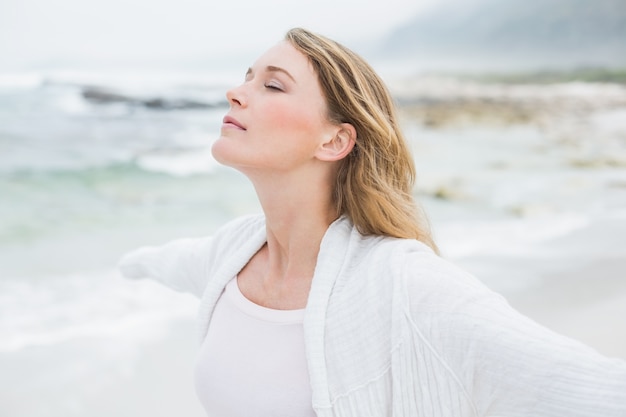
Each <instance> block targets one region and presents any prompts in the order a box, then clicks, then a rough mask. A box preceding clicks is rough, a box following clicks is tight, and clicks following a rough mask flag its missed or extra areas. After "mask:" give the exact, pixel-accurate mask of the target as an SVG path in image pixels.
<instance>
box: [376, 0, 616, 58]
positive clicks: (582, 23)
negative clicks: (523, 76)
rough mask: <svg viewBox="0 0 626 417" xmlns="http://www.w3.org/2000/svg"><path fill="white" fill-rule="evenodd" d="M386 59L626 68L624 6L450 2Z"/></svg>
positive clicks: (384, 49) (392, 39)
mask: <svg viewBox="0 0 626 417" xmlns="http://www.w3.org/2000/svg"><path fill="white" fill-rule="evenodd" d="M378 54H379V56H381V57H384V58H416V59H427V60H434V61H441V62H444V61H445V62H458V63H463V62H467V61H468V60H473V61H476V62H481V63H483V64H484V66H485V67H494V66H495V67H498V66H506V64H507V63H509V64H511V65H512V66H519V65H522V66H524V65H525V66H527V67H535V68H537V67H550V66H552V67H554V66H556V67H569V68H571V67H581V66H614V67H615V66H626V2H625V1H624V0H524V1H520V0H508V1H505V0H475V1H469V2H467V1H466V2H460V1H452V0H444V1H442V3H441V4H439V5H438V6H437V7H435V8H433V9H431V10H430V11H429V12H427V13H424V14H420V15H418V16H417V17H415V18H414V19H412V20H410V21H409V22H408V23H407V24H405V25H404V26H402V27H399V28H398V29H396V30H394V31H392V32H391V33H390V34H389V36H388V37H386V38H385V39H384V41H383V42H382V44H381V48H380V49H379V50H378Z"/></svg>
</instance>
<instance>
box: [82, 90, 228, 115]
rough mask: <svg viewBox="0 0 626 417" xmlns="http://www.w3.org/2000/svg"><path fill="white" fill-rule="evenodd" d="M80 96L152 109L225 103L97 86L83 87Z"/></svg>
mask: <svg viewBox="0 0 626 417" xmlns="http://www.w3.org/2000/svg"><path fill="white" fill-rule="evenodd" d="M82 96H83V98H84V99H85V100H87V101H89V102H91V103H94V104H114V103H121V104H127V105H129V106H138V107H146V108H149V109H153V110H198V109H211V108H216V107H224V106H226V105H227V103H226V102H225V101H223V102H215V103H209V102H202V101H197V100H189V99H185V98H166V97H147V98H144V97H137V96H130V95H126V94H120V93H116V92H114V91H110V90H106V89H103V88H98V87H85V88H84V89H83V91H82Z"/></svg>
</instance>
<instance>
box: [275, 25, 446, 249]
mask: <svg viewBox="0 0 626 417" xmlns="http://www.w3.org/2000/svg"><path fill="white" fill-rule="evenodd" d="M285 40H286V41H287V42H289V43H290V44H291V45H292V46H293V47H294V48H296V49H297V50H298V51H300V52H302V53H303V54H304V55H305V56H306V57H308V59H309V61H310V62H311V64H312V65H313V67H314V69H315V71H316V72H317V75H318V78H319V82H320V85H321V87H322V91H323V93H324V95H325V98H326V102H327V106H328V117H329V120H331V121H332V122H335V123H350V124H351V125H352V126H354V128H355V129H356V132H357V138H356V145H355V147H354V149H353V150H352V152H351V153H350V154H349V155H348V156H347V157H345V158H344V159H343V160H342V161H341V162H340V165H339V169H338V175H337V179H336V183H335V186H334V190H333V199H334V202H335V204H336V208H337V212H338V213H339V214H345V215H347V216H348V217H349V218H350V219H351V220H352V222H353V223H354V225H355V226H356V227H357V229H358V230H359V232H361V233H362V234H364V235H384V236H392V237H398V238H409V239H417V240H420V241H422V242H424V243H426V244H427V245H429V246H430V247H432V248H433V249H434V250H435V251H436V250H437V248H436V245H435V243H434V241H433V239H432V235H431V233H430V229H429V226H428V222H427V221H426V217H425V216H424V214H423V212H422V211H421V208H419V207H418V205H417V204H416V202H415V200H414V198H413V195H412V190H413V184H414V182H415V165H414V162H413V157H412V156H411V153H410V151H409V148H408V146H407V144H406V141H405V139H404V136H403V135H402V132H401V130H400V128H399V126H398V121H397V117H396V110H395V106H394V103H393V100H392V98H391V94H390V93H389V91H388V90H387V87H386V86H385V84H384V83H383V82H382V80H381V79H380V77H379V76H378V75H377V74H376V72H374V70H373V69H372V68H371V67H370V66H369V65H368V64H367V62H365V60H364V59H363V58H361V57H360V56H358V55H357V54H355V53H354V52H352V51H351V50H349V49H348V48H346V47H344V46H343V45H340V44H339V43H337V42H335V41H333V40H330V39H328V38H326V37H324V36H321V35H318V34H315V33H312V32H310V31H308V30H305V29H301V28H295V29H291V30H290V31H289V32H287V34H286V35H285Z"/></svg>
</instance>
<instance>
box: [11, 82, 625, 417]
mask: <svg viewBox="0 0 626 417" xmlns="http://www.w3.org/2000/svg"><path fill="white" fill-rule="evenodd" d="M237 75H238V73H235V76H233V75H232V74H231V73H223V74H222V73H210V74H172V73H166V74H148V75H146V74H145V73H132V72H119V73H94V72H79V71H57V72H52V73H25V74H4V75H0V369H1V370H2V372H0V415H2V416H6V417H17V416H29V417H43V416H55V417H57V416H59V417H60V416H64V417H67V416H85V415H89V416H99V415H102V416H104V415H112V414H113V415H116V416H141V415H152V416H165V415H174V414H179V415H182V414H185V415H188V416H193V415H197V416H200V415H202V410H201V409H200V407H199V406H198V403H197V401H196V400H195V398H194V393H193V387H192V384H191V369H192V367H193V355H194V346H195V333H194V330H193V321H194V317H195V310H196V307H197V301H196V300H195V299H193V298H192V297H191V296H187V295H180V294H174V293H172V292H170V291H168V290H165V289H163V288H161V287H159V286H158V285H156V284H154V283H151V282H147V281H140V282H131V281H126V280H124V279H122V278H121V277H120V276H119V274H118V273H117V271H116V269H115V265H116V262H117V259H119V257H120V256H121V255H122V254H123V253H124V252H126V251H128V250H130V249H132V248H134V247H137V246H139V245H145V244H158V243H163V242H165V241H167V240H169V239H173V238H176V237H183V236H201V235H206V234H210V233H212V232H213V231H214V230H215V229H216V228H217V227H219V225H221V224H223V223H224V222H226V221H228V220H229V219H232V218H234V217H236V216H238V215H241V214H245V213H250V212H258V211H260V207H259V205H258V202H257V201H256V198H255V195H254V190H253V189H252V187H251V185H250V184H249V183H248V181H247V180H246V178H245V177H243V176H242V175H241V174H239V173H237V172H235V171H234V170H232V169H229V168H226V167H222V166H220V165H219V164H217V163H216V162H215V161H214V159H213V158H212V156H211V153H210V147H211V144H212V142H213V141H214V140H215V139H216V137H217V135H218V133H219V129H220V125H221V119H222V117H223V115H224V114H225V112H226V111H227V103H226V101H225V98H224V93H225V91H226V89H227V88H228V86H230V85H234V84H235V83H237V82H239V81H240V79H241V78H242V77H239V76H237ZM392 81H393V82H392V83H391V84H392V85H393V88H392V91H396V92H399V93H398V97H400V96H402V95H404V96H405V98H406V96H410V95H411V89H410V86H409V85H408V84H406V80H401V79H398V80H392ZM421 85H422V86H427V87H428V88H426V89H422V90H420V91H422V92H423V91H429V92H430V91H447V90H446V89H449V88H451V87H450V85H451V84H450V81H448V80H442V79H425V80H423V81H422V84H421ZM454 85H457V84H454ZM471 85H472V86H473V87H472V88H474V90H471V91H474V93H475V94H478V96H480V95H481V94H482V93H481V92H483V93H484V95H487V96H489V95H490V94H492V90H493V88H494V87H493V86H480V85H478V84H471ZM463 86H466V85H465V84H462V85H461V87H463ZM457 87H458V85H457ZM461 87H458V88H457V89H456V90H455V89H454V88H453V91H454V92H453V93H452V95H451V97H453V98H454V97H457V98H458V97H459V96H461V95H462V96H463V97H467V94H465V93H463V94H465V95H463V94H461V91H466V90H467V89H466V90H463V88H465V87H463V88H461ZM466 87H467V86H466ZM555 88H556V87H550V86H532V87H523V86H522V87H519V89H518V90H515V91H516V92H514V93H511V94H513V95H512V97H514V99H515V100H523V99H524V97H526V99H527V98H528V97H543V98H542V100H544V103H548V105H550V104H554V103H562V102H563V100H567V99H568V97H569V98H570V99H572V97H573V99H572V100H574V101H576V100H578V101H577V102H585V103H591V105H589V106H588V107H584V106H583V107H582V108H583V110H580V107H576V106H574V107H573V110H572V109H571V108H569V107H567V106H565V108H566V109H569V110H567V111H565V112H561V113H558V114H551V115H548V116H546V118H543V119H541V120H539V121H538V122H536V123H517V122H516V123H508V124H501V123H500V124H498V123H496V124H493V123H482V122H475V121H474V120H473V119H470V120H465V119H464V120H462V121H461V122H458V123H457V122H455V123H450V124H447V125H444V126H437V127H432V126H428V125H425V124H424V123H422V122H421V121H420V120H419V119H416V118H415V117H412V116H411V115H410V114H409V113H401V114H402V115H403V116H402V123H403V126H404V130H405V133H406V136H407V139H408V140H409V142H410V144H411V147H412V149H413V152H414V155H415V159H416V164H417V169H418V184H417V187H416V190H415V194H416V196H417V198H418V199H419V201H421V202H422V204H423V205H424V207H425V210H426V212H427V213H428V215H429V217H430V220H431V223H432V227H433V230H434V234H435V238H436V240H437V242H438V244H439V246H440V248H441V252H442V255H443V256H445V257H447V258H449V259H451V260H452V261H454V262H456V263H458V264H459V265H461V266H462V267H464V268H466V269H468V270H470V271H471V272H473V273H475V274H476V275H477V276H478V277H479V278H480V279H482V280H483V281H484V282H485V283H487V284H488V285H490V286H492V287H493V288H494V289H495V290H497V291H500V292H502V293H504V294H505V295H511V296H514V295H515V294H516V293H522V292H528V291H532V290H533V289H537V288H541V287H542V285H545V284H546V280H549V279H550V277H551V276H552V275H553V274H557V273H562V272H563V271H568V270H571V269H575V268H578V267H580V268H582V267H584V266H585V265H588V264H590V263H593V262H596V261H597V260H602V259H605V258H611V259H613V258H615V259H626V233H623V232H626V107H624V106H623V105H622V104H620V105H619V106H616V105H615V100H616V99H615V97H618V99H617V102H619V103H623V102H624V97H626V93H625V90H624V88H623V87H621V86H615V85H609V86H607V85H601V84H596V85H594V84H570V85H562V86H559V88H560V90H558V91H557V90H555ZM481 89H482V90H481ZM476 91H478V92H479V93H476ZM499 91H500V90H499ZM563 91H565V92H566V93H563ZM415 94H417V95H419V94H418V93H415ZM455 94H456V95H455ZM468 94H469V93H468ZM502 94H504V93H502ZM515 94H517V95H515ZM568 94H569V95H568ZM553 97H556V98H554V99H553V101H550V100H552V98H553ZM563 97H565V98H563ZM594 100H595V101H594ZM603 100H604V101H603ZM611 100H613V101H611ZM620 100H621V101H620ZM597 102H600V104H599V105H596V104H597ZM593 103H596V104H593ZM602 103H604V104H602ZM512 266H514V267H512ZM618 274H622V275H624V274H626V272H624V271H621V272H618ZM590 278H594V279H595V278H597V277H590ZM623 278H626V276H623ZM590 282H591V281H590ZM590 285H593V284H590ZM611 285H613V284H611ZM615 285H617V284H615Z"/></svg>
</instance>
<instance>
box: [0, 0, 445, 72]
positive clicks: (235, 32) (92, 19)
mask: <svg viewBox="0 0 626 417" xmlns="http://www.w3.org/2000/svg"><path fill="white" fill-rule="evenodd" d="M438 2H439V0H419V1H417V2H416V1H410V0H388V1H386V2H384V3H383V2H380V3H374V4H369V5H368V6H367V7H363V6H362V5H361V3H360V2H357V1H356V0H335V1H331V0H319V1H316V2H297V3H290V2H287V1H284V0H269V1H265V2H262V3H261V2H250V1H246V0H238V1H229V2H211V3H208V2H207V3H204V2H197V1H194V0H179V1H171V0H159V1H156V2H148V1H147V0H131V1H122V0H107V1H105V0H92V1H90V2H81V1H80V0H58V1H56V2H54V3H52V2H46V1H44V0H4V1H3V2H2V3H1V4H0V57H2V59H0V72H19V71H28V70H42V69H50V68H52V69H56V68H67V67H72V68H74V67H89V68H91V67H104V68H107V67H142V66H143V67H149V66H150V65H159V66H165V67H168V66H169V67H174V68H175V67H178V66H189V67H194V66H199V67H205V66H206V65H207V64H210V65H216V64H219V63H220V62H221V61H229V60H233V59H241V58H242V57H246V56H248V55H252V54H254V55H257V54H258V52H259V51H262V50H263V49H265V48H267V47H269V46H270V45H272V44H273V43H274V42H277V41H278V40H280V39H281V37H282V36H283V35H284V33H285V31H286V30H288V29H289V28H291V27H296V26H302V27H306V28H309V29H311V30H314V31H317V32H320V33H322V34H325V35H327V36H329V37H332V38H334V39H337V40H339V41H341V42H345V43H347V44H349V45H350V46H351V47H353V48H356V49H358V47H359V45H361V46H365V47H366V46H367V44H368V43H369V42H373V41H374V40H375V39H377V38H380V37H381V36H382V35H384V34H386V33H388V32H389V31H390V30H392V29H393V28H395V27H397V26H398V25H400V24H402V23H404V22H406V21H407V20H408V19H410V18H412V17H414V16H415V15H417V14H418V13H419V12H420V11H422V10H424V9H427V8H428V7H429V6H431V5H433V4H436V3H438Z"/></svg>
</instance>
